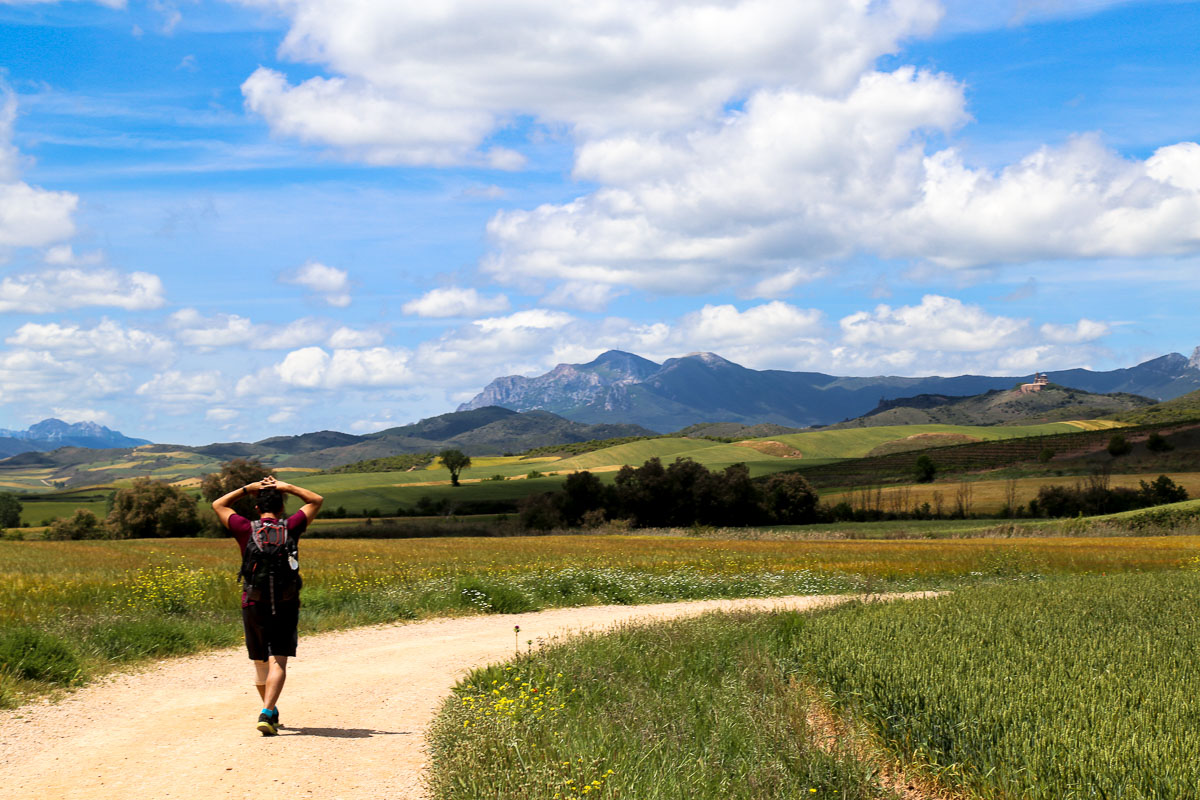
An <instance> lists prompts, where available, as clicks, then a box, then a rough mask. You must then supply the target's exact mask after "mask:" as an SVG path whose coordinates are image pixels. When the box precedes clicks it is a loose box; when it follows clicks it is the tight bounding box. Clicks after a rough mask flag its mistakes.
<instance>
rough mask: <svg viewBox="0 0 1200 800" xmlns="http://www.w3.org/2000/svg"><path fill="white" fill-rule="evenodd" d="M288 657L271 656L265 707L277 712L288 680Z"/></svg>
mask: <svg viewBox="0 0 1200 800" xmlns="http://www.w3.org/2000/svg"><path fill="white" fill-rule="evenodd" d="M287 660H288V657H287V656H271V664H270V669H269V670H268V672H267V691H266V694H264V695H263V707H264V708H269V709H271V710H272V711H274V710H275V703H276V702H278V701H279V694H280V692H282V691H283V682H284V681H285V680H287Z"/></svg>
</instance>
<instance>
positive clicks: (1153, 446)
mask: <svg viewBox="0 0 1200 800" xmlns="http://www.w3.org/2000/svg"><path fill="white" fill-rule="evenodd" d="M1146 449H1147V450H1149V451H1150V452H1151V453H1169V452H1171V451H1172V450H1174V449H1175V445H1173V444H1171V443H1170V442H1168V441H1167V440H1166V439H1165V438H1163V435H1162V434H1161V433H1152V434H1150V436H1149V437H1147V439H1146Z"/></svg>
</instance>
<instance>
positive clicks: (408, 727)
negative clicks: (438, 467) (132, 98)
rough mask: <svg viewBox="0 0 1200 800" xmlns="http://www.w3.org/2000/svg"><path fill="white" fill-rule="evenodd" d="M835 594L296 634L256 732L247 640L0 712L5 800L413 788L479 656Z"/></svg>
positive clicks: (419, 793) (334, 795) (342, 793)
mask: <svg viewBox="0 0 1200 800" xmlns="http://www.w3.org/2000/svg"><path fill="white" fill-rule="evenodd" d="M845 599H846V598H842V597H830V596H823V597H786V598H771V599H767V600H706V601H699V602H691V603H671V604H662V605H650V606H635V607H629V606H592V607H588V608H564V609H554V610H551V611H542V612H538V613H533V614H512V615H505V616H480V617H466V618H458V619H439V620H430V621H425V622H417V623H410V624H405V625H390V626H380V627H374V628H360V629H356V630H352V631H345V632H340V633H331V634H325V635H322V636H313V637H308V638H304V637H302V638H301V642H300V650H299V657H297V658H296V659H293V660H292V663H291V665H290V669H289V674H288V683H287V687H286V689H285V690H284V694H283V698H282V700H281V701H280V704H279V705H280V711H281V716H282V721H283V724H284V725H285V726H286V727H285V728H284V729H283V730H282V731H281V732H280V736H278V737H275V738H264V737H262V736H260V735H259V733H258V731H256V730H255V729H254V723H255V721H256V719H257V715H258V709H259V704H258V698H257V695H256V694H255V692H254V688H253V685H252V675H253V671H252V669H251V668H250V665H249V663H248V661H247V659H246V656H245V653H244V651H243V650H241V649H235V650H223V651H219V652H215V653H210V654H206V655H201V656H193V657H188V658H181V659H175V660H170V661H164V662H160V663H159V664H157V665H154V666H153V667H152V668H151V669H147V670H144V671H141V672H136V673H132V674H125V675H119V676H115V677H113V678H109V679H106V680H104V681H101V682H99V683H96V684H93V685H91V686H88V687H85V688H83V689H81V690H79V691H78V692H76V693H74V694H72V695H71V696H69V697H68V698H66V699H64V700H63V701H61V702H59V703H57V704H49V703H36V704H33V705H28V706H24V707H22V708H20V709H17V710H15V711H5V712H0V786H2V787H4V788H3V790H2V792H0V794H3V796H4V797H5V798H6V800H23V799H24V798H37V800H53V799H54V798H71V800H94V799H95V798H114V799H115V798H120V799H121V800H139V799H140V798H150V797H153V798H155V799H156V800H160V799H161V798H171V797H177V798H189V799H196V800H199V799H207V798H239V799H240V798H244V797H249V796H251V795H252V794H253V795H259V794H260V793H261V792H262V791H264V790H265V791H266V792H268V793H270V794H271V795H273V796H280V797H287V798H307V797H313V798H321V800H350V798H371V800H387V799H389V798H397V799H403V800H409V799H410V798H413V799H416V798H423V797H424V796H425V795H424V792H423V790H422V782H421V774H422V770H423V769H424V766H425V754H424V751H423V733H424V731H425V728H426V726H427V725H428V724H429V722H430V720H431V719H432V718H433V715H434V714H435V712H436V711H437V708H438V707H439V705H440V703H441V701H442V699H443V698H444V697H445V696H446V695H447V694H448V693H449V692H450V690H451V688H452V687H453V686H454V684H455V683H456V682H457V681H458V680H459V679H460V678H461V677H462V676H463V675H464V674H465V673H466V671H467V670H469V669H471V668H472V667H475V666H481V665H484V664H487V663H490V662H493V661H499V660H502V659H505V658H507V657H509V656H511V655H512V652H513V625H520V626H521V634H520V638H521V646H522V647H523V648H524V647H525V641H526V640H527V639H533V640H535V641H536V640H537V639H538V638H539V637H549V636H559V635H564V634H569V633H572V632H577V631H581V630H588V629H598V628H604V627H609V626H612V625H614V624H618V623H621V622H626V621H629V620H636V619H654V618H659V619H661V618H668V617H678V616H685V615H690V614H697V613H701V612H705V611H713V610H743V609H755V610H761V609H772V608H788V609H810V608H816V607H819V606H822V605H829V604H833V603H838V602H842V601H844V600H845Z"/></svg>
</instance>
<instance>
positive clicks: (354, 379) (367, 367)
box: [238, 347, 411, 394]
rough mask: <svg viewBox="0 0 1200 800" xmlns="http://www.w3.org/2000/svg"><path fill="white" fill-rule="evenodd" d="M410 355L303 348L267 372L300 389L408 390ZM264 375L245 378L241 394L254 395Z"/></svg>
mask: <svg viewBox="0 0 1200 800" xmlns="http://www.w3.org/2000/svg"><path fill="white" fill-rule="evenodd" d="M408 362H409V353H408V351H407V350H403V349H392V348H387V347H367V348H358V349H343V350H333V351H332V352H329V351H326V350H324V349H323V348H320V347H304V348H301V349H299V350H293V351H292V352H290V353H288V354H287V355H286V356H285V357H284V359H283V361H281V362H280V363H278V364H276V365H274V366H273V367H271V368H270V369H268V370H266V371H265V372H264V374H265V375H274V376H275V377H276V378H277V379H278V380H280V381H282V382H283V383H284V384H285V385H287V386H291V387H296V388H300V389H341V388H370V387H395V386H405V385H407V384H408V383H409V382H410V379H411V375H410V370H409V366H408ZM261 380H262V375H259V376H253V377H251V378H244V379H242V381H241V382H239V384H238V392H239V394H246V393H248V392H250V391H252V389H253V387H254V386H255V385H256V384H257V383H258V382H260V381H261Z"/></svg>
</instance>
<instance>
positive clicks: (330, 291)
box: [280, 261, 350, 308]
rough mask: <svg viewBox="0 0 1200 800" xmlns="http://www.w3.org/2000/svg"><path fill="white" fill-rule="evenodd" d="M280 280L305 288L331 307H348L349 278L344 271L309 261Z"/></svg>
mask: <svg viewBox="0 0 1200 800" xmlns="http://www.w3.org/2000/svg"><path fill="white" fill-rule="evenodd" d="M280 280H281V281H283V282H284V283H291V284H294V285H297V286H303V287H305V288H306V289H308V290H309V291H310V292H312V293H313V294H315V295H318V296H320V297H321V298H322V299H323V300H324V301H325V302H326V303H328V304H329V305H331V306H337V307H338V308H345V307H346V306H348V305H350V276H349V273H347V272H346V270H344V269H338V268H337V267H330V266H326V265H325V264H322V263H321V262H319V261H309V262H306V263H305V264H304V265H303V266H302V267H300V268H299V269H298V270H296V271H295V272H294V273H289V274H286V275H283V276H282V277H281V278H280Z"/></svg>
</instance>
